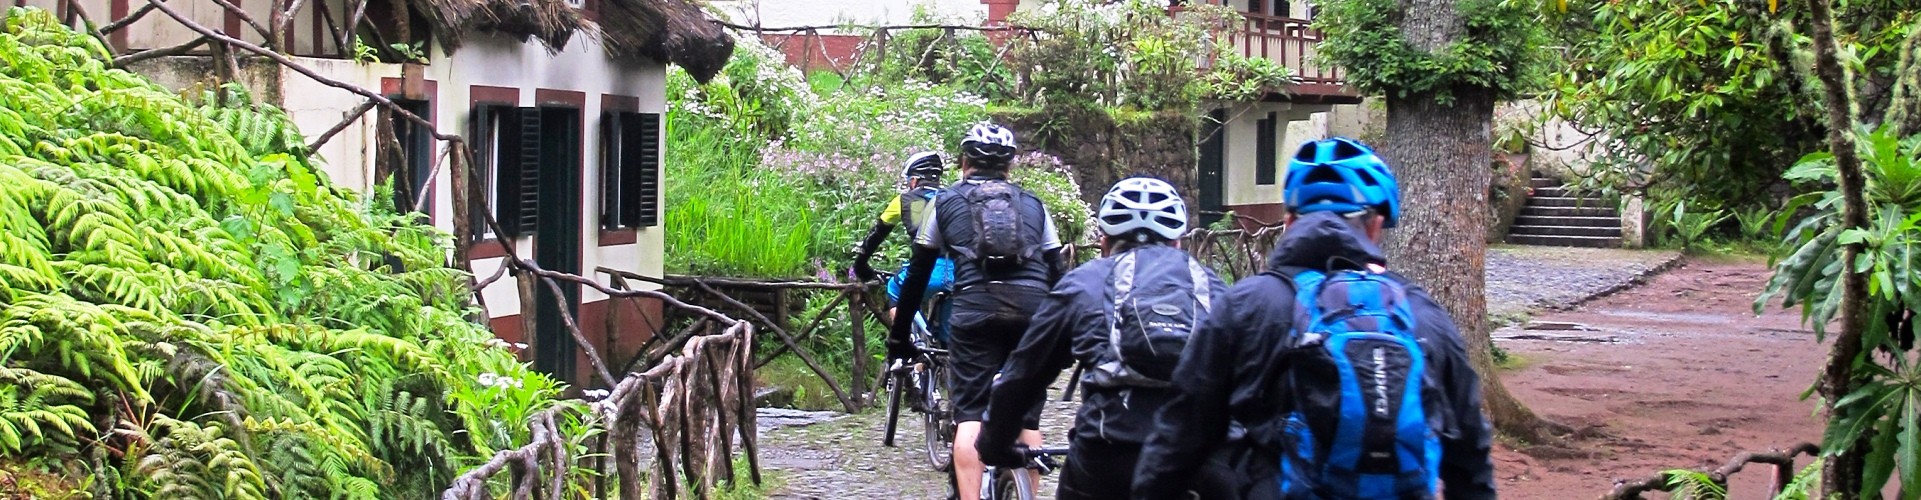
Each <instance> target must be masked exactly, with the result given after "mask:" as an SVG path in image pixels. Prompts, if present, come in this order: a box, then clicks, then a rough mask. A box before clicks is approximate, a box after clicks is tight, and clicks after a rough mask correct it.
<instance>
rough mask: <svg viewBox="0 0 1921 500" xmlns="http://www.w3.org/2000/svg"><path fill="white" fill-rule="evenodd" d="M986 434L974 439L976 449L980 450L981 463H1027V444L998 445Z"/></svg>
mask: <svg viewBox="0 0 1921 500" xmlns="http://www.w3.org/2000/svg"><path fill="white" fill-rule="evenodd" d="M990 441H992V440H990V439H988V438H987V435H986V434H982V435H981V437H979V438H977V439H975V440H974V450H975V451H978V452H980V455H981V463H983V464H987V465H991V466H994V467H1021V466H1024V465H1027V445H1025V444H1021V443H1013V444H1000V445H996V444H994V443H992V442H990Z"/></svg>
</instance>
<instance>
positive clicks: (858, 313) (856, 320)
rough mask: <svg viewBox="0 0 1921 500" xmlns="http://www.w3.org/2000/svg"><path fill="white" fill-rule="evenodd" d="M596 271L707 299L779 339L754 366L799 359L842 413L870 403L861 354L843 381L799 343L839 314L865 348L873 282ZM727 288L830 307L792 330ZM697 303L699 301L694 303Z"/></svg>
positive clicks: (876, 309)
mask: <svg viewBox="0 0 1921 500" xmlns="http://www.w3.org/2000/svg"><path fill="white" fill-rule="evenodd" d="M596 271H597V272H600V273H604V274H607V275H609V276H613V277H614V278H615V279H616V280H620V281H621V282H624V281H629V280H631V281H641V282H647V283H653V284H657V285H661V286H663V287H667V288H670V289H678V290H684V291H686V292H685V293H683V294H682V295H684V296H688V297H690V299H691V298H692V297H696V296H698V297H705V298H708V299H711V303H713V304H714V306H713V307H715V308H717V309H725V310H727V311H728V313H730V314H734V315H738V316H739V317H741V318H745V321H749V322H752V323H754V324H755V325H758V326H759V327H760V328H761V329H762V330H763V331H766V332H771V333H773V334H774V336H775V337H776V338H777V339H779V341H780V345H779V347H777V348H775V349H774V350H773V351H770V352H768V353H767V354H765V355H763V356H762V357H761V358H759V359H757V360H755V361H754V362H753V366H754V367H755V368H759V367H762V366H766V365H767V363H770V362H772V361H773V360H774V359H775V358H776V357H779V356H781V355H784V354H793V355H794V356H795V357H797V358H799V359H800V360H801V362H802V363H803V364H805V365H807V368H808V370H809V371H812V372H813V373H814V375H815V376H816V377H819V378H820V379H821V381H822V382H824V383H825V384H826V385H827V388H828V390H829V391H831V392H833V393H834V399H835V400H836V401H838V402H840V404H841V407H842V409H843V410H845V411H848V412H856V411H860V410H861V409H862V408H865V407H866V406H867V405H868V404H870V403H872V402H873V399H872V394H869V392H870V388H871V387H874V386H873V385H870V379H873V378H875V377H874V374H873V373H872V372H873V370H872V369H871V367H869V366H868V357H869V356H867V355H865V353H855V355H854V356H851V357H852V361H853V363H852V365H853V366H852V367H850V368H851V369H850V373H849V374H848V376H847V378H846V379H845V380H842V379H841V378H840V377H837V376H835V374H834V373H833V372H832V371H830V370H828V369H827V366H826V365H824V364H823V363H822V362H821V360H820V356H818V355H817V354H816V353H815V352H814V351H813V350H811V349H808V348H807V347H806V345H805V344H804V341H806V340H807V339H809V338H811V337H813V336H814V335H815V334H817V333H819V332H820V331H822V330H823V329H824V328H823V325H825V322H826V320H827V319H828V318H832V317H835V316H836V315H840V316H841V317H843V318H845V319H846V320H847V321H848V322H849V328H850V330H851V331H850V334H851V335H852V339H851V340H852V341H853V345H855V346H866V345H867V335H868V332H867V327H866V325H867V321H866V320H867V318H869V317H883V316H884V314H883V313H882V307H883V306H881V305H880V304H877V303H875V301H874V300H873V298H874V295H873V294H872V292H870V290H871V289H872V288H873V287H875V286H877V285H878V283H829V282H820V281H756V280H748V279H737V278H716V277H700V276H672V275H670V276H666V277H652V276H642V275H639V274H635V273H633V272H630V271H624V270H619V269H609V268H600V269H597V270H596ZM728 290H733V291H739V290H772V291H776V292H783V293H784V292H786V291H792V290H816V291H825V292H830V293H833V294H835V297H834V298H833V300H832V303H831V304H829V305H828V306H827V307H825V308H822V309H821V310H820V311H818V312H815V313H814V314H813V316H812V317H811V318H803V319H804V320H805V321H806V322H805V323H804V324H805V326H804V327H802V328H800V329H798V330H792V329H790V328H789V327H788V326H787V322H786V319H787V318H778V317H775V316H777V314H774V313H772V312H769V311H762V310H760V308H756V307H754V306H752V305H750V304H748V303H746V302H745V301H743V300H741V299H739V298H737V297H735V296H734V295H730V294H729V293H727V291H728ZM696 301H697V302H699V300H696ZM683 335H684V334H683ZM677 341H678V340H677V339H674V338H668V339H665V340H664V342H665V343H666V344H663V345H671V344H672V343H674V342H677ZM857 348H858V347H857Z"/></svg>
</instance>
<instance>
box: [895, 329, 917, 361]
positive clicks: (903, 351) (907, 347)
mask: <svg viewBox="0 0 1921 500" xmlns="http://www.w3.org/2000/svg"><path fill="white" fill-rule="evenodd" d="M915 354H920V349H919V348H916V347H914V343H913V342H910V341H908V340H907V339H905V338H901V337H897V336H894V335H888V336H887V359H888V360H889V361H892V360H896V359H907V358H912V357H914V355H915Z"/></svg>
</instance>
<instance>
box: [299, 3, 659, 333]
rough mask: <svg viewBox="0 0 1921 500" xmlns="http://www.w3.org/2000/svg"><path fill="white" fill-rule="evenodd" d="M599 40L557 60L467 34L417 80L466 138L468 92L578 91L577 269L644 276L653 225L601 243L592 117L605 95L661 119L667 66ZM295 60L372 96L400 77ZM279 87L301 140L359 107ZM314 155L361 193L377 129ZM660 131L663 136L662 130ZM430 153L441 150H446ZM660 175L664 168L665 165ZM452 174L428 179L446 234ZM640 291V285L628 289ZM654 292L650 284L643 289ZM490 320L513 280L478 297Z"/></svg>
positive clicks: (596, 122)
mask: <svg viewBox="0 0 1921 500" xmlns="http://www.w3.org/2000/svg"><path fill="white" fill-rule="evenodd" d="M603 54H604V52H603V51H602V49H601V47H600V45H599V43H598V41H597V40H596V39H594V38H591V37H575V38H574V39H573V41H571V42H570V43H568V45H567V47H566V48H564V49H563V50H562V51H561V52H559V53H557V54H551V55H550V54H548V52H547V50H546V48H545V47H544V46H541V45H540V44H539V42H537V41H531V40H530V41H528V42H526V43H522V42H518V41H515V40H513V39H511V38H506V37H499V36H488V35H475V36H473V37H471V38H470V39H468V40H467V42H466V43H465V44H464V45H462V47H461V49H460V50H459V51H458V52H456V53H455V54H454V55H453V56H451V57H449V56H447V55H445V54H441V53H439V51H434V53H433V54H432V57H433V59H432V61H431V63H430V64H428V65H427V66H426V69H425V72H424V79H425V80H427V81H429V82H433V83H434V93H433V94H432V100H433V108H434V115H435V116H434V118H433V119H434V121H435V122H436V124H437V125H438V126H439V128H440V130H441V131H442V132H444V133H455V134H461V135H466V134H468V133H469V132H468V131H469V130H470V126H469V123H470V118H471V115H472V113H473V110H472V106H471V104H470V103H471V99H470V98H471V96H472V91H471V90H472V86H475V85H481V86H489V87H510V88H515V89H518V91H519V102H518V104H519V105H520V106H535V105H537V101H536V94H537V93H538V91H539V90H560V91H573V92H581V93H583V94H585V102H584V104H583V106H581V108H580V112H581V117H582V118H583V120H582V123H581V124H580V131H581V134H582V138H583V141H582V145H581V147H582V149H581V156H580V157H581V160H582V162H581V163H582V164H581V174H582V179H581V184H582V192H583V193H584V194H583V195H582V197H581V207H580V210H581V215H582V220H581V234H580V238H581V241H582V247H581V250H582V252H581V266H580V270H581V273H580V274H582V275H584V276H588V277H592V278H595V279H601V280H603V282H605V278H606V277H605V276H597V275H595V273H594V272H593V270H594V269H595V268H596V267H602V266H605V267H610V268H617V269H624V270H629V271H633V272H636V273H639V274H643V275H648V276H659V275H661V274H662V272H663V269H662V251H663V245H664V241H663V240H664V234H663V231H662V228H661V227H652V228H642V229H640V230H639V231H638V234H637V237H636V238H635V240H636V242H635V243H633V244H626V245H613V246H600V245H599V241H600V230H601V227H600V197H599V193H600V141H601V136H600V119H601V111H602V110H601V100H602V97H603V96H606V95H615V96H627V97H635V98H638V99H639V103H640V111H641V112H643V113H665V111H666V95H665V93H664V89H665V83H666V82H665V79H666V71H665V69H666V68H665V66H663V65H661V64H659V63H643V64H621V63H618V62H616V61H614V60H612V59H609V58H607V57H606V56H605V55H603ZM301 61H302V63H304V64H306V65H307V66H308V67H310V68H312V69H314V70H315V71H316V72H319V73H321V74H323V75H326V76H328V77H330V78H335V79H339V80H342V81H346V82H351V83H355V84H357V85H360V86H362V87H363V88H368V89H380V88H381V79H382V78H396V79H397V78H400V77H401V68H400V65H397V64H360V63H355V62H352V61H343V60H331V59H301ZM282 85H283V89H284V92H285V95H286V96H288V97H287V99H286V101H287V106H286V107H287V111H288V114H289V115H291V116H292V118H293V119H294V121H295V123H296V124H298V125H299V126H300V128H301V130H302V131H303V132H304V133H307V134H309V135H310V136H312V135H317V134H319V133H320V132H322V131H325V130H326V129H327V128H328V127H331V126H333V125H334V124H335V123H338V122H339V121H340V119H341V117H342V113H343V112H344V111H346V110H350V109H352V108H353V107H355V106H358V105H359V104H360V103H361V102H363V100H362V99H361V98H360V97H359V96H356V95H353V94H351V93H349V92H347V91H344V90H340V89H335V88H331V87H326V86H324V85H321V84H319V83H317V82H314V81H313V80H311V79H308V78H306V77H304V76H301V75H298V74H294V73H291V72H289V73H287V74H286V75H285V76H284V78H283V84H282ZM367 116H368V118H363V119H362V120H360V121H359V122H357V123H355V124H354V125H353V126H351V127H350V128H349V129H347V130H346V131H344V132H342V133H341V134H340V135H338V136H335V137H334V138H333V139H332V140H331V141H330V142H329V143H328V144H327V145H326V146H325V147H323V148H321V150H320V151H319V153H320V155H321V157H322V165H323V169H324V170H325V171H326V172H327V174H328V175H329V176H330V177H332V178H333V180H334V182H336V183H338V184H340V185H343V186H349V187H353V188H356V189H360V190H363V191H364V190H367V189H369V188H371V186H373V185H374V184H375V183H376V182H378V181H379V180H378V179H373V178H372V177H373V172H374V163H373V158H374V154H373V153H374V149H373V144H372V140H373V138H374V133H375V123H374V121H373V120H372V119H370V118H371V117H373V116H374V114H373V113H369V114H368V115H367ZM663 133H664V132H663ZM436 147H444V143H441V144H439V145H437V146H436ZM664 168H671V167H670V166H665V165H663V169H664ZM451 183H452V173H451V172H450V171H447V170H446V169H445V167H442V170H441V171H440V172H439V173H438V174H437V175H436V176H435V178H434V181H433V188H432V190H433V196H434V200H433V205H434V206H433V207H432V210H431V211H432V212H433V213H434V214H436V215H435V217H434V225H435V226H438V227H440V228H441V229H444V230H447V231H450V232H451V231H452V230H453V213H454V212H453V197H452V196H451V194H450V193H451V191H450V190H451V186H452V184H451ZM514 247H515V249H516V250H518V252H519V255H520V256H522V257H532V247H533V245H532V243H531V238H527V237H522V238H519V239H518V240H517V241H515V243H514ZM501 265H504V259H500V258H491V259H477V260H475V261H474V262H473V268H474V272H475V273H476V274H478V275H480V276H489V275H492V274H493V273H494V271H495V270H497V269H499V267H500V266H501ZM635 285H636V286H641V284H635ZM647 286H648V287H650V288H651V287H652V286H651V285H647ZM482 294H483V296H484V297H485V299H486V301H487V306H488V314H489V316H491V317H503V316H511V315H515V314H519V312H520V304H519V303H520V294H519V290H518V289H517V288H516V285H515V283H514V280H511V279H509V280H501V281H498V282H495V283H494V284H493V285H491V286H489V287H487V288H486V289H485V290H483V291H482ZM605 298H606V296H605V295H603V294H601V293H599V292H597V291H594V290H592V289H590V288H585V287H583V289H582V290H581V301H582V302H583V303H586V302H595V301H599V300H603V299H605Z"/></svg>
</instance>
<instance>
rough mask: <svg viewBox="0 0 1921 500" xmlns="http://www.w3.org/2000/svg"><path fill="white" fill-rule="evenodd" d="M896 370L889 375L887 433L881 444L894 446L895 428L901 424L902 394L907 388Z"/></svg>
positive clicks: (889, 446)
mask: <svg viewBox="0 0 1921 500" xmlns="http://www.w3.org/2000/svg"><path fill="white" fill-rule="evenodd" d="M902 378H903V377H902V376H901V374H900V373H898V372H896V373H893V374H889V375H888V376H887V434H886V435H885V436H884V437H882V438H881V445H882V446H886V447H888V448H893V447H894V429H895V428H896V427H899V425H900V395H901V392H903V391H906V390H907V383H906V382H905V381H903V380H901V379H902Z"/></svg>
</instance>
